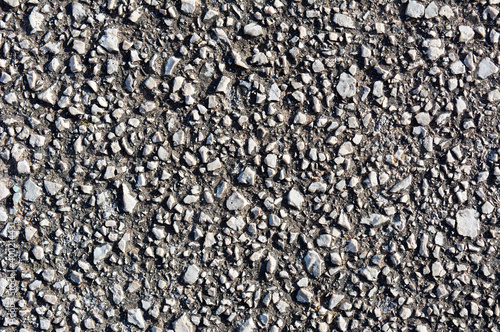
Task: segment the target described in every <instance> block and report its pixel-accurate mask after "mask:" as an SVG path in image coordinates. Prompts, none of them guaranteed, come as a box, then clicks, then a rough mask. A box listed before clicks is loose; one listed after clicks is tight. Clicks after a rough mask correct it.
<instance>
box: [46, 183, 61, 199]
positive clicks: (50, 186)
mask: <svg viewBox="0 0 500 332" xmlns="http://www.w3.org/2000/svg"><path fill="white" fill-rule="evenodd" d="M43 185H44V187H45V191H46V192H47V194H49V195H50V196H54V195H56V194H57V193H58V192H59V191H61V189H62V188H63V185H62V184H59V183H56V182H52V181H48V180H45V181H44V182H43Z"/></svg>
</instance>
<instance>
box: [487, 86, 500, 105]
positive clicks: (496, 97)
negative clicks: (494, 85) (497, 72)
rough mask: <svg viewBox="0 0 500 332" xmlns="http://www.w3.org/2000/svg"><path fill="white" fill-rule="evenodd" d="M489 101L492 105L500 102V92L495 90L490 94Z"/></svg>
mask: <svg viewBox="0 0 500 332" xmlns="http://www.w3.org/2000/svg"><path fill="white" fill-rule="evenodd" d="M488 101H489V102H490V103H496V102H498V101H500V90H498V89H494V90H491V91H490V92H489V93H488Z"/></svg>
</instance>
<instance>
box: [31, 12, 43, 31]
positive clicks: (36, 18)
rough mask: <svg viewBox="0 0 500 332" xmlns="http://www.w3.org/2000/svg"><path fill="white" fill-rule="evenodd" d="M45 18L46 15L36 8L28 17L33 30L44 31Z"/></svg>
mask: <svg viewBox="0 0 500 332" xmlns="http://www.w3.org/2000/svg"><path fill="white" fill-rule="evenodd" d="M44 19H45V16H43V14H41V13H40V12H38V11H37V10H36V9H33V10H32V11H31V14H30V16H29V17H28V20H29V22H30V25H31V29H33V31H32V32H39V31H42V25H43V21H44Z"/></svg>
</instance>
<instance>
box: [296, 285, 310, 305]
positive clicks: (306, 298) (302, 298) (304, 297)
mask: <svg viewBox="0 0 500 332" xmlns="http://www.w3.org/2000/svg"><path fill="white" fill-rule="evenodd" d="M313 298H314V294H313V293H312V292H311V291H309V290H307V289H304V288H301V289H299V291H298V292H297V296H296V299H297V302H300V303H311V302H312V300H313Z"/></svg>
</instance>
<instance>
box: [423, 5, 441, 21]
mask: <svg viewBox="0 0 500 332" xmlns="http://www.w3.org/2000/svg"><path fill="white" fill-rule="evenodd" d="M438 13H439V7H438V6H437V5H436V3H435V2H434V1H432V2H431V3H430V4H428V5H427V7H426V8H425V18H427V19H430V18H434V17H436V16H438Z"/></svg>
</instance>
